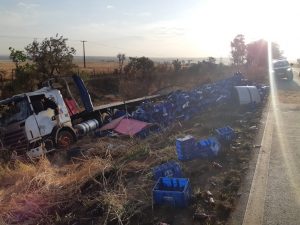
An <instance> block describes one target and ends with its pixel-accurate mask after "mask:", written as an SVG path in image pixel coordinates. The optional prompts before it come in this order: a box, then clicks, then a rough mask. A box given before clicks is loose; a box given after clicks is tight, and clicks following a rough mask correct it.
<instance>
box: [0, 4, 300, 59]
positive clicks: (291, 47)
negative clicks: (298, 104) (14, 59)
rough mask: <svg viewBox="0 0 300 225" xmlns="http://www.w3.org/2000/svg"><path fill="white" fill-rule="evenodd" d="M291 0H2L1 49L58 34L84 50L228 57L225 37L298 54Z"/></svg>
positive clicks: (299, 18)
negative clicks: (264, 43)
mask: <svg viewBox="0 0 300 225" xmlns="http://www.w3.org/2000/svg"><path fill="white" fill-rule="evenodd" d="M299 6H300V3H298V2H297V0H285V1H282V0H281V1H276V0H273V1H264V0H226V1H225V0H151V1H141V0H89V1H87V0H51V1H46V0H39V1H38V0H0V55H7V54H9V51H8V48H9V47H10V46H12V47H14V48H16V49H20V50H22V49H23V48H24V47H25V46H26V45H28V44H29V43H31V42H32V41H33V40H34V38H36V40H37V41H42V40H43V39H44V38H46V37H51V36H55V35H56V34H59V35H63V36H64V37H66V38H68V39H69V40H68V45H69V46H72V47H74V48H75V49H76V50H77V53H76V54H77V55H82V43H81V42H80V40H86V41H87V42H86V55H89V56H116V55H117V54H118V53H125V54H126V55H127V56H147V57H208V56H213V57H216V58H219V57H229V56H230V42H231V41H232V40H233V38H234V37H235V36H236V35H237V34H244V35H245V39H246V42H247V43H248V42H251V41H255V40H258V39H260V38H264V39H266V40H272V41H275V42H277V43H278V44H279V45H280V47H281V49H282V50H283V51H284V53H285V56H286V57H288V58H291V59H295V58H300V31H299V28H298V23H299V22H300V13H299Z"/></svg>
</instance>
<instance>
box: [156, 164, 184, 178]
mask: <svg viewBox="0 0 300 225" xmlns="http://www.w3.org/2000/svg"><path fill="white" fill-rule="evenodd" d="M181 176H182V172H181V167H180V165H179V164H178V163H177V162H174V161H171V162H167V163H164V164H162V165H159V166H156V167H154V168H153V177H154V179H155V180H158V179H159V178H160V177H181Z"/></svg>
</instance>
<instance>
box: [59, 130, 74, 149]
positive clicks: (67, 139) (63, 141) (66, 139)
mask: <svg viewBox="0 0 300 225" xmlns="http://www.w3.org/2000/svg"><path fill="white" fill-rule="evenodd" d="M72 143H73V136H72V134H70V133H69V132H65V131H62V132H61V133H60V134H59V137H58V140H57V145H58V148H62V149H66V148H69V147H70V145H71V144H72Z"/></svg>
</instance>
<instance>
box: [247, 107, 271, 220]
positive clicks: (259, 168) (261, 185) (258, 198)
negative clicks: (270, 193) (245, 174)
mask: <svg viewBox="0 0 300 225" xmlns="http://www.w3.org/2000/svg"><path fill="white" fill-rule="evenodd" d="M273 117H274V116H273V112H272V111H271V106H270V105H269V109H268V115H267V122H266V126H265V130H264V133H263V138H262V142H261V146H262V147H261V149H260V152H259V155H258V159H257V163H256V168H255V172H254V176H253V180H252V184H251V190H250V193H249V197H248V202H247V207H246V211H245V215H244V220H243V225H261V224H263V218H264V205H265V196H266V189H267V181H268V172H269V161H270V153H271V145H272V138H273Z"/></svg>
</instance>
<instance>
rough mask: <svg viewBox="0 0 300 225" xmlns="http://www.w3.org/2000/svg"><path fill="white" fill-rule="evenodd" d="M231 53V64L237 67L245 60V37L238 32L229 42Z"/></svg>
mask: <svg viewBox="0 0 300 225" xmlns="http://www.w3.org/2000/svg"><path fill="white" fill-rule="evenodd" d="M231 55H232V61H233V64H234V65H236V66H237V67H238V68H239V67H240V66H241V65H243V64H244V63H245V61H246V44H245V37H244V35H242V34H238V35H237V36H236V37H235V38H234V39H233V41H232V42H231Z"/></svg>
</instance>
